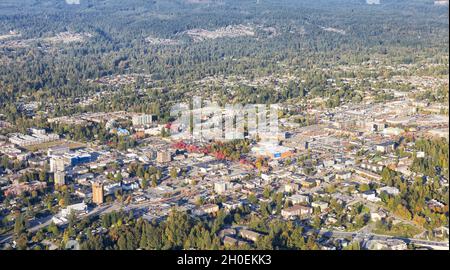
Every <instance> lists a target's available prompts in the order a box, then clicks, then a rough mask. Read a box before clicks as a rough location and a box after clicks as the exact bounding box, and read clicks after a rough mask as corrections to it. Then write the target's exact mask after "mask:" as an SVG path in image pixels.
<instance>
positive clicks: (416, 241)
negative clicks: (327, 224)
mask: <svg viewBox="0 0 450 270" xmlns="http://www.w3.org/2000/svg"><path fill="white" fill-rule="evenodd" d="M319 235H323V236H326V237H335V238H355V237H358V238H368V239H371V240H382V241H386V240H388V239H400V240H403V241H405V242H406V243H408V244H414V245H420V246H434V247H441V248H445V249H447V250H448V249H449V243H448V242H438V241H429V240H422V239H415V238H406V237H397V236H390V235H380V234H374V233H367V232H341V231H327V230H320V231H319Z"/></svg>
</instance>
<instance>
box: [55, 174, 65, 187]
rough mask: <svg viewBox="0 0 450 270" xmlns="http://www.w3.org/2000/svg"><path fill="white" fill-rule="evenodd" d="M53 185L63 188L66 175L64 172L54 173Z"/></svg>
mask: <svg viewBox="0 0 450 270" xmlns="http://www.w3.org/2000/svg"><path fill="white" fill-rule="evenodd" d="M54 178H55V185H56V186H63V185H65V184H66V173H65V172H64V171H56V172H55V173H54Z"/></svg>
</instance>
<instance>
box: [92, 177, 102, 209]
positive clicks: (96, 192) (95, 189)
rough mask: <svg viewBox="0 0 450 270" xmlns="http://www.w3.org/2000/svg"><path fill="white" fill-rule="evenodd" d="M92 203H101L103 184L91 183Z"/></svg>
mask: <svg viewBox="0 0 450 270" xmlns="http://www.w3.org/2000/svg"><path fill="white" fill-rule="evenodd" d="M92 202H93V203H95V204H102V203H103V184H102V183H98V182H94V183H92Z"/></svg>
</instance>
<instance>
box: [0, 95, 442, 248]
mask: <svg viewBox="0 0 450 270" xmlns="http://www.w3.org/2000/svg"><path fill="white" fill-rule="evenodd" d="M394 94H395V93H394ZM395 96H396V97H395V98H393V99H391V100H389V101H388V102H385V103H374V102H373V101H371V100H370V98H367V99H366V101H365V102H364V103H360V104H357V105H355V104H345V105H342V106H339V107H335V108H333V109H327V108H325V109H318V107H315V108H312V109H306V110H304V109H303V107H297V106H295V105H290V104H278V106H279V108H280V112H281V114H280V115H282V116H281V118H280V120H279V125H280V130H279V132H278V133H277V134H258V136H249V135H246V136H245V138H243V139H240V140H239V139H237V140H228V141H225V140H223V141H222V140H212V141H204V140H201V139H199V140H196V139H193V137H192V138H191V139H189V140H186V141H183V140H179V139H177V138H175V137H173V136H170V130H171V128H170V123H161V122H159V121H158V119H157V117H156V116H155V115H146V114H139V113H129V112H125V111H117V112H109V113H83V114H79V115H72V116H64V117H59V118H48V120H47V121H48V123H51V124H54V123H63V124H69V125H73V126H86V125H90V124H101V125H104V127H105V129H106V131H107V132H108V133H113V134H115V135H117V136H118V138H127V137H131V138H133V139H134V140H135V141H134V144H133V145H130V146H127V147H124V148H121V147H114V146H112V145H111V143H110V144H100V143H99V142H97V141H95V140H94V141H92V142H89V143H84V142H81V141H76V140H73V139H68V138H67V137H68V136H67V134H65V133H64V132H58V133H55V131H54V130H50V129H44V128H42V129H41V128H30V129H28V130H26V131H25V132H24V133H8V134H4V135H2V136H1V137H0V146H1V148H0V153H1V157H2V159H1V161H2V165H1V167H0V169H1V170H0V176H1V177H0V185H1V190H2V194H3V195H2V201H3V204H2V206H1V213H2V216H3V217H6V222H5V221H4V222H5V223H4V224H5V225H6V227H4V228H3V230H4V232H5V233H4V234H3V235H2V236H1V242H2V245H4V246H5V247H8V246H10V247H15V246H16V245H17V242H16V241H15V240H14V239H13V237H12V235H13V234H12V233H7V230H8V227H10V228H12V227H14V226H15V222H16V221H15V220H13V219H12V218H11V217H12V214H13V213H14V212H16V211H20V212H22V211H23V213H24V218H28V217H31V218H30V219H28V220H27V223H28V224H30V226H29V229H28V230H29V231H30V232H32V233H36V234H38V233H39V232H42V231H45V230H44V228H46V227H47V226H57V227H58V228H64V227H65V226H67V224H68V223H69V219H70V218H71V215H75V218H79V219H81V218H83V217H89V216H96V215H103V214H105V213H109V212H113V211H124V212H132V213H133V214H134V215H137V216H138V217H142V218H143V219H146V220H148V221H154V220H157V221H158V220H164V219H165V218H167V216H168V215H169V213H170V211H172V209H174V208H176V209H178V210H179V211H185V212H187V213H189V215H194V216H199V217H204V218H207V217H208V216H215V215H217V213H218V212H219V211H225V212H230V211H236V209H239V208H243V207H247V208H248V209H249V211H250V212H251V214H252V215H256V216H264V215H267V218H269V219H270V220H272V219H274V220H275V219H283V220H289V221H294V222H297V223H300V224H302V225H303V226H304V228H308V230H310V231H305V232H304V233H312V232H315V233H317V234H319V235H320V236H321V237H320V238H318V240H317V241H318V245H320V248H321V249H344V248H346V247H349V246H352V245H355V243H357V245H358V246H360V248H365V249H408V248H415V249H420V248H424V249H430V248H431V249H448V224H446V223H445V222H444V223H443V222H442V216H443V215H444V213H446V212H448V197H447V201H443V200H442V199H441V200H438V199H429V200H427V201H425V202H424V204H425V207H426V208H428V209H427V213H429V215H430V216H428V217H427V219H429V220H425V218H421V217H420V216H416V215H414V216H412V214H411V213H410V212H408V210H405V209H404V208H403V207H401V205H400V206H398V205H397V207H394V208H393V204H394V205H395V200H397V198H401V196H402V195H401V194H402V193H404V192H405V189H406V186H407V185H412V184H413V183H418V181H419V182H420V185H428V184H430V185H437V186H439V187H441V189H445V188H448V163H447V164H444V165H443V167H442V168H440V170H446V172H442V173H441V174H436V175H435V176H434V177H430V176H426V175H424V174H423V173H421V172H420V170H418V169H417V168H416V167H415V166H418V165H417V164H419V162H420V160H427V159H434V157H433V156H432V155H434V154H435V153H433V151H432V150H431V149H430V148H427V147H425V146H424V145H423V142H421V141H420V139H417V138H427V139H430V140H433V141H443V142H448V134H449V126H448V125H449V121H448V105H444V104H440V103H429V102H416V101H415V100H414V99H410V98H408V96H407V95H402V94H401V93H400V94H398V95H395ZM204 109H205V110H206V108H204ZM443 113H444V114H443ZM445 114H447V115H445ZM203 116H204V118H203V119H202V122H207V121H208V120H210V119H208V114H205V115H203ZM300 118H307V119H312V120H311V123H308V124H305V123H304V122H302V121H298V119H300ZM0 123H1V125H2V127H9V128H11V125H10V124H9V123H7V122H6V121H1V122H0ZM267 136H271V137H274V136H275V137H276V138H277V139H276V140H275V143H274V141H273V140H266V139H267V138H266V137H267ZM419 142H420V144H419ZM445 162H448V152H447V159H446V160H445ZM392 175H395V177H397V176H399V177H397V178H398V181H399V182H395V181H394V180H393V179H392ZM400 175H401V176H400ZM29 196H30V197H29ZM31 213H33V215H31ZM8 217H10V218H8ZM72 218H73V217H72ZM95 229H96V230H98V231H99V233H102V232H103V230H106V228H103V227H101V226H99V227H98V228H95ZM47 235H48V236H49V237H50V239H47V241H46V242H45V243H48V247H49V248H59V246H58V243H54V242H52V241H51V236H50V234H49V233H44V236H42V237H44V238H45V237H47ZM218 235H219V237H220V240H221V241H222V242H223V244H224V245H231V246H233V245H244V244H247V245H253V244H254V243H255V242H257V241H258V239H259V238H261V237H263V236H264V234H262V233H261V232H258V231H257V230H254V229H250V228H249V227H248V226H247V225H245V223H244V224H233V225H230V226H228V227H227V228H225V229H223V230H222V231H220V232H219V234H218Z"/></svg>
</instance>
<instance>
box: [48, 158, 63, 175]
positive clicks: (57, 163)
mask: <svg viewBox="0 0 450 270" xmlns="http://www.w3.org/2000/svg"><path fill="white" fill-rule="evenodd" d="M64 169H65V163H64V158H63V157H60V156H56V157H52V158H51V159H50V172H53V173H54V172H62V171H64Z"/></svg>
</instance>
